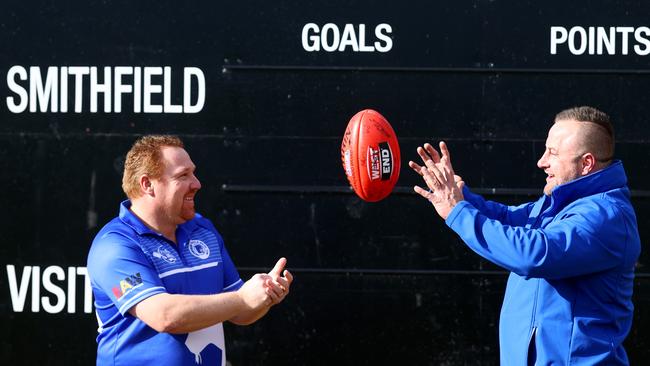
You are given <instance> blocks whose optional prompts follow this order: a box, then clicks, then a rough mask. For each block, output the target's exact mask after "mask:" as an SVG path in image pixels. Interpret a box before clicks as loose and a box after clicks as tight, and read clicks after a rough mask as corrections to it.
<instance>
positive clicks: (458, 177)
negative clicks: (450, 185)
mask: <svg viewBox="0 0 650 366" xmlns="http://www.w3.org/2000/svg"><path fill="white" fill-rule="evenodd" d="M461 180H463V178H462V177H461V176H460V175H456V174H454V182H456V183H458V182H460V181H461Z"/></svg>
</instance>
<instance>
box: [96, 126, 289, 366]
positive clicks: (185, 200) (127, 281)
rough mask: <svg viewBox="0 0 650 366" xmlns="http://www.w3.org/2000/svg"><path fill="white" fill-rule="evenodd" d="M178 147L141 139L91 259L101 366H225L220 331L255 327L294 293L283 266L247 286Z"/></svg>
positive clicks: (172, 141) (171, 140) (173, 140)
mask: <svg viewBox="0 0 650 366" xmlns="http://www.w3.org/2000/svg"><path fill="white" fill-rule="evenodd" d="M194 170H195V166H194V164H193V163H192V160H191V159H190V157H189V155H188V154H187V152H186V151H185V149H184V146H183V143H182V141H181V140H180V139H178V138H177V137H173V136H145V137H142V138H140V139H139V140H137V141H136V142H135V144H134V145H133V147H132V148H131V150H130V151H129V152H128V154H127V157H126V161H125V165H124V176H123V180H122V188H123V190H124V192H125V193H126V195H127V196H128V198H129V200H127V201H124V202H122V204H121V205H120V214H119V216H118V217H116V218H115V219H113V220H112V221H110V222H109V223H108V224H107V225H106V226H104V227H103V228H102V229H101V231H100V232H99V233H98V234H97V236H96V237H95V240H94V241H93V244H92V246H91V248H90V252H89V254H88V271H89V274H90V279H91V284H92V289H93V295H94V297H95V308H96V313H97V320H98V323H99V335H98V337H97V342H98V348H97V365H157V366H162V365H170V366H171V365H197V364H198V365H200V364H203V365H225V359H226V353H225V342H224V335H223V327H222V323H223V322H224V321H226V320H228V321H231V322H233V323H235V324H240V325H245V324H251V323H253V322H255V321H256V320H258V319H260V318H261V317H262V316H264V315H265V314H266V313H267V311H268V310H269V308H270V307H271V306H273V305H275V304H278V303H280V302H281V301H282V300H283V299H284V298H285V297H286V296H287V294H288V293H289V287H290V286H291V282H292V281H293V276H292V275H291V273H290V272H289V271H287V270H284V267H285V265H286V259H285V258H281V259H280V260H278V262H277V263H276V265H275V267H274V268H273V270H271V272H269V273H268V274H262V273H260V274H256V275H255V276H253V277H252V278H251V279H250V280H248V281H246V282H243V281H242V280H241V279H240V278H239V274H238V273H237V270H236V268H235V266H234V264H233V262H232V260H231V259H230V256H229V255H228V251H227V250H226V247H225V246H224V243H223V239H222V238H221V236H220V235H219V233H218V232H217V230H216V229H215V227H214V226H213V225H212V223H211V222H210V221H209V220H207V219H205V218H203V217H202V216H201V215H199V214H197V213H196V212H195V209H194V198H195V195H196V193H197V191H198V190H199V189H200V188H201V183H200V182H199V180H198V179H197V178H196V176H195V175H194Z"/></svg>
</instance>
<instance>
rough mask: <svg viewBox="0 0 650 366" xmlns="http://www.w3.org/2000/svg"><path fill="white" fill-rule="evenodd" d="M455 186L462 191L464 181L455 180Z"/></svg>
mask: <svg viewBox="0 0 650 366" xmlns="http://www.w3.org/2000/svg"><path fill="white" fill-rule="evenodd" d="M456 186H457V187H458V189H460V190H461V191H462V190H463V187H465V182H464V181H462V180H461V181H458V182H456Z"/></svg>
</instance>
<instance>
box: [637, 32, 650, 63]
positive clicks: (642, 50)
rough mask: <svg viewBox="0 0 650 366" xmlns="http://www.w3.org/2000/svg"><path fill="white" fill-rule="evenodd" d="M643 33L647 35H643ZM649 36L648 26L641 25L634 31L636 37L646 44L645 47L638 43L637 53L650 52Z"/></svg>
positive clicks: (638, 40)
mask: <svg viewBox="0 0 650 366" xmlns="http://www.w3.org/2000/svg"><path fill="white" fill-rule="evenodd" d="M642 33H643V34H644V35H645V37H644V36H643V35H641V34H642ZM648 36H650V28H648V27H639V28H637V29H636V31H634V39H635V40H636V41H637V42H639V43H640V44H642V45H644V46H645V48H641V47H640V46H639V45H638V44H637V45H635V46H634V52H635V53H636V54H637V55H640V56H647V55H648V54H650V40H648Z"/></svg>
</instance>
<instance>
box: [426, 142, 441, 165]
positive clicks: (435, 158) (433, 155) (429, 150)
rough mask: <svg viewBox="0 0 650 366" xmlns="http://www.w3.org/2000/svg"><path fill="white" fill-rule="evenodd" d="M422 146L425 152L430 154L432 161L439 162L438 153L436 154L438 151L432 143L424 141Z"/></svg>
mask: <svg viewBox="0 0 650 366" xmlns="http://www.w3.org/2000/svg"><path fill="white" fill-rule="evenodd" d="M424 148H425V149H426V150H427V153H428V154H429V156H431V159H433V162H434V163H436V164H437V163H439V162H440V154H438V151H436V149H434V148H433V145H431V144H429V143H426V144H424Z"/></svg>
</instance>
